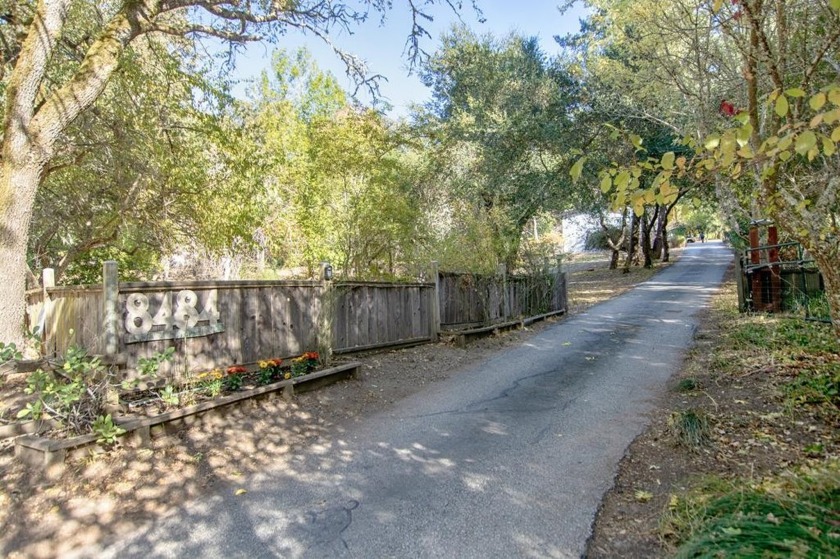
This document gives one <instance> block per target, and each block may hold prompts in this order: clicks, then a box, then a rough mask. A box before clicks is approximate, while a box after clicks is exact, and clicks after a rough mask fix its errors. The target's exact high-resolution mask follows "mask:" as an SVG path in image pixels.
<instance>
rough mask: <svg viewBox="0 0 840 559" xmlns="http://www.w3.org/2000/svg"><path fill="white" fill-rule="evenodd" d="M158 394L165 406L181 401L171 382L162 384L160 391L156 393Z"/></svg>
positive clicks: (175, 404) (174, 404)
mask: <svg viewBox="0 0 840 559" xmlns="http://www.w3.org/2000/svg"><path fill="white" fill-rule="evenodd" d="M158 396H159V397H160V399H161V401H162V402H163V403H164V404H166V405H167V406H173V407H174V406H177V405H178V404H180V402H181V398H180V395H179V394H178V391H177V390H176V389H175V387H174V386H172V385H171V384H167V385H166V386H164V387H163V390H161V391H160V394H158Z"/></svg>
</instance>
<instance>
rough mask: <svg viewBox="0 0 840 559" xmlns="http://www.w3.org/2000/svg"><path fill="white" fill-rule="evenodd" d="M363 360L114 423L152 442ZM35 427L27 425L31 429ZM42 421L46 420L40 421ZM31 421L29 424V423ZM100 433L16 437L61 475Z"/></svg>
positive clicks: (323, 380) (19, 447)
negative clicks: (70, 459) (69, 461)
mask: <svg viewBox="0 0 840 559" xmlns="http://www.w3.org/2000/svg"><path fill="white" fill-rule="evenodd" d="M360 366H361V364H360V363H357V362H351V363H344V364H341V365H338V366H336V367H331V368H329V369H325V370H323V371H316V372H314V373H310V374H308V375H304V376H302V377H296V378H292V379H288V380H282V381H280V382H276V383H274V384H269V385H267V386H259V387H257V388H252V389H249V390H243V391H241V392H237V393H235V394H230V395H227V396H222V397H219V398H215V399H213V400H209V401H206V402H202V403H200V404H196V405H194V406H187V407H184V408H179V409H176V410H172V411H168V412H165V413H161V414H158V415H154V416H150V417H141V418H130V419H121V418H119V417H117V418H115V419H114V423H116V424H117V425H119V426H120V427H122V428H123V429H125V430H126V432H125V434H123V435H122V436H123V437H124V438H125V440H126V442H128V443H129V444H133V445H136V446H148V445H149V443H150V441H151V438H152V435H154V434H157V433H160V432H163V433H167V432H171V431H176V430H178V429H180V428H181V427H183V426H185V425H193V424H201V423H202V422H204V421H209V422H218V421H220V420H221V418H222V417H223V416H224V413H225V411H226V408H228V407H229V406H232V405H234V404H236V403H238V402H242V401H246V400H250V399H253V398H266V397H272V396H273V395H275V394H277V393H281V394H282V395H283V397H284V398H291V397H292V396H293V395H294V393H295V391H298V392H306V391H309V390H315V389H317V388H320V387H322V386H325V385H328V384H332V383H334V382H337V381H339V380H342V379H345V378H349V377H352V376H354V375H356V373H357V372H358V370H359V367H360ZM35 423H36V422H31V424H32V427H31V428H29V427H28V428H26V429H23V430H24V431H26V432H31V430H30V429H35V428H36V427H35ZM37 423H39V424H41V423H44V422H37ZM25 425H28V424H25ZM96 438H97V436H96V435H93V434H90V435H80V436H78V437H73V438H69V439H50V438H46V437H41V436H38V435H37V434H30V435H24V436H21V437H19V438H18V439H17V440H16V441H15V456H16V457H17V458H18V459H19V460H22V461H23V462H25V463H27V464H29V465H31V466H33V467H36V468H40V469H43V470H44V472H45V473H46V474H47V476H48V477H58V476H60V475H61V472H62V471H63V469H64V462H65V460H66V459H67V457H68V456H78V455H80V454H81V455H84V454H86V453H88V452H89V451H90V450H99V451H103V449H102V448H101V447H100V446H99V445H98V444H97V443H96Z"/></svg>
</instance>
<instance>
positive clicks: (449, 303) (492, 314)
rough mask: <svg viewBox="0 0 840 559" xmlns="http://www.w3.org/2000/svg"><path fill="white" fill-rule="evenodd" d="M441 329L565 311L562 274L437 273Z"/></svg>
mask: <svg viewBox="0 0 840 559" xmlns="http://www.w3.org/2000/svg"><path fill="white" fill-rule="evenodd" d="M439 297H440V303H439V304H440V316H441V319H440V320H441V326H442V327H443V328H446V329H450V330H453V329H463V328H469V327H473V326H487V325H491V324H494V323H497V322H505V321H509V320H513V319H517V318H523V317H529V316H537V315H542V314H546V313H550V312H556V311H561V310H565V309H566V282H565V275H564V274H561V273H559V272H551V273H548V274H544V275H540V276H527V277H526V276H508V277H507V278H505V277H503V276H502V275H498V276H478V275H473V274H452V273H442V274H440V294H439Z"/></svg>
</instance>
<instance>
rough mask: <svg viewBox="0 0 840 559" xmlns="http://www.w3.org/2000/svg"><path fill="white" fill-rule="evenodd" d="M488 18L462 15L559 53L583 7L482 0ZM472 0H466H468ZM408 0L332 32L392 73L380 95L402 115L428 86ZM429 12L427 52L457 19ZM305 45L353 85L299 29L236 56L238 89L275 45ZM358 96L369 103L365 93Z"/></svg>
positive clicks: (373, 65) (375, 67)
mask: <svg viewBox="0 0 840 559" xmlns="http://www.w3.org/2000/svg"><path fill="white" fill-rule="evenodd" d="M478 2H479V6H480V8H481V10H482V12H483V15H484V18H485V19H486V21H485V22H484V23H480V22H479V21H478V18H477V17H476V14H475V12H474V11H473V10H472V8H470V7H466V6H465V7H464V9H463V11H462V12H461V18H462V19H463V21H464V23H466V24H467V25H468V26H469V27H471V28H472V29H473V30H474V31H475V32H476V33H479V34H484V33H492V34H493V35H495V36H499V37H501V36H505V35H507V34H508V33H510V32H511V31H515V32H518V33H520V34H523V35H526V36H535V37H538V38H539V39H540V44H541V46H542V48H543V50H544V51H545V52H546V53H548V54H549V55H551V54H554V53H557V52H558V51H559V47H558V46H557V44H556V43H555V42H554V39H553V37H554V35H563V34H565V33H569V32H574V31H577V30H578V29H579V23H578V19H579V18H580V17H582V15H583V14H584V10H583V8H582V7H581V6H579V5H575V6H574V7H573V8H572V9H571V10H569V11H567V12H566V13H565V14H563V15H561V14H560V12H559V10H558V9H557V6H558V4H559V3H558V2H556V1H552V0H548V1H539V0H519V1H518V2H517V1H516V0H478ZM465 3H468V2H465ZM406 5H407V2H405V0H395V2H394V9H393V10H392V11H391V12H389V13H388V15H387V19H386V21H385V23H384V25H382V26H380V21H379V18H376V17H374V18H372V20H369V21H368V22H366V23H365V24H363V25H361V26H359V27H358V28H356V29H355V32H354V34H353V35H348V34H346V33H342V34H337V35H334V36H332V38H331V40H332V41H333V42H334V43H336V44H337V45H338V46H340V47H341V48H342V49H344V50H346V51H349V52H351V53H353V54H355V55H357V56H360V57H361V58H363V59H365V60H366V61H367V64H368V67H369V69H370V71H371V72H372V73H375V74H382V75H384V76H385V77H387V78H388V81H387V82H383V83H382V84H381V88H380V89H381V93H382V95H383V96H384V97H385V98H386V99H387V100H388V101H389V102H390V103H391V104H392V105H393V106H394V109H393V111H392V112H391V114H392V115H393V116H400V115H404V114H406V112H407V109H408V106H409V104H411V103H422V102H424V101H426V100H427V99H428V98H429V91H428V89H427V88H426V87H424V86H423V84H422V83H421V82H420V80H419V78H418V77H417V76H416V75H412V76H409V75H408V62H407V59H406V54H405V52H404V49H405V45H406V43H405V41H406V38H407V36H408V34H409V32H410V30H411V18H410V15H409V12H408V9H407V8H406ZM429 13H430V14H431V15H432V16H433V17H434V22H426V28H427V30H428V31H429V33H430V34H431V35H432V39H431V40H430V39H425V40H424V41H423V42H422V47H423V48H424V49H425V50H426V51H427V52H429V53H432V52H434V51H435V50H436V49H437V46H438V44H439V38H440V35H441V33H443V32H444V31H446V30H448V29H449V28H450V27H451V26H452V25H453V24H455V23H457V22H458V18H457V16H456V15H455V14H453V12H452V10H451V9H449V8H448V7H445V6H433V7H432V8H431V9H430V10H429ZM299 46H306V47H307V48H308V49H309V50H310V51H311V52H312V53H313V56H314V58H315V60H316V61H317V62H318V65H319V66H320V67H321V68H322V69H324V70H329V71H331V72H332V73H333V74H334V75H335V76H336V77H337V78H339V81H340V82H341V83H342V85H344V86H345V87H347V88H348V89H349V88H350V87H351V83H350V81H349V79H347V78H346V77H345V73H344V66H343V65H342V63H341V61H340V60H338V58H337V57H336V56H335V54H333V53H332V51H331V50H330V49H329V48H328V47H327V46H326V45H324V44H323V42H321V41H320V40H319V39H317V38H315V37H305V36H303V35H302V34H300V33H296V32H295V33H290V34H289V35H287V36H286V37H285V38H284V39H283V40H281V41H280V42H279V43H278V44H276V45H262V44H261V45H252V46H251V47H249V49H248V50H247V52H246V53H245V54H243V55H240V56H239V57H238V59H237V65H236V77H237V78H238V79H239V80H241V82H240V84H239V86H238V87H237V88H236V89H235V91H236V92H237V94H243V93H244V91H245V88H246V87H247V82H248V81H249V80H253V79H254V78H256V77H257V76H259V75H260V72H262V71H263V70H265V69H267V68H268V67H269V64H270V61H271V52H272V49H274V48H284V49H287V50H295V49H297V48H298V47H299ZM360 100H362V101H363V102H367V101H368V99H366V98H365V97H364V96H363V95H362V96H360Z"/></svg>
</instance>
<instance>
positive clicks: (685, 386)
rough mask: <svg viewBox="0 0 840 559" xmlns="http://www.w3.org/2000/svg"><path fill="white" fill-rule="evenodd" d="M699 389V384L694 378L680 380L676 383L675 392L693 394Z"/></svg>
mask: <svg viewBox="0 0 840 559" xmlns="http://www.w3.org/2000/svg"><path fill="white" fill-rule="evenodd" d="M698 388H700V383H699V382H697V379H696V378H694V377H687V378H684V379H680V382H678V383H677V392H693V391H695V390H697V389H698Z"/></svg>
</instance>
